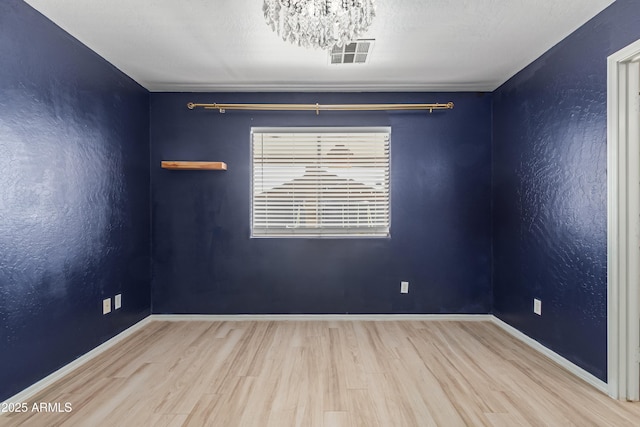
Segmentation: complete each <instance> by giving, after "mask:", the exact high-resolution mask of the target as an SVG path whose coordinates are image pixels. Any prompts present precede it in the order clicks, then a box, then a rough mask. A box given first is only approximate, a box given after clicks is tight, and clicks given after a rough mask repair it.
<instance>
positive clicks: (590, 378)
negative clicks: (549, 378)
mask: <svg viewBox="0 0 640 427" xmlns="http://www.w3.org/2000/svg"><path fill="white" fill-rule="evenodd" d="M491 321H492V322H493V323H494V324H495V325H497V326H498V327H500V328H501V329H502V330H504V331H505V332H507V333H508V334H509V335H511V336H512V337H514V338H516V339H517V340H519V341H521V342H523V343H524V344H526V345H528V346H529V347H531V348H532V349H534V350H536V351H537V352H539V353H540V354H542V355H543V356H546V357H547V358H549V359H551V360H552V361H554V362H555V363H557V364H558V365H560V366H562V367H563V368H564V369H566V370H567V371H569V372H570V373H572V374H573V375H575V376H576V377H578V378H580V379H582V380H583V381H585V382H587V383H588V384H590V385H592V386H593V387H595V388H596V389H598V390H600V391H601V392H603V393H605V394H607V392H608V386H607V383H606V382H604V381H602V380H601V379H600V378H598V377H596V376H594V375H593V374H590V373H589V372H587V371H585V370H584V369H582V368H581V367H579V366H578V365H576V364H574V363H573V362H571V361H569V360H567V359H565V358H564V357H562V356H560V355H559V354H558V353H556V352H555V351H553V350H550V349H549V348H547V347H545V346H544V345H542V344H540V343H539V342H538V341H536V340H534V339H533V338H530V337H529V336H527V335H525V334H523V333H522V332H520V331H519V330H517V329H516V328H514V327H513V326H511V325H509V324H507V323H505V322H504V321H502V320H500V319H498V318H497V317H495V316H492V319H491Z"/></svg>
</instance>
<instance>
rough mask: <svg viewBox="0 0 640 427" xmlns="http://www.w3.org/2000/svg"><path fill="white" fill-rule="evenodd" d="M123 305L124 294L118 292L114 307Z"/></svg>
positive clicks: (117, 307)
mask: <svg viewBox="0 0 640 427" xmlns="http://www.w3.org/2000/svg"><path fill="white" fill-rule="evenodd" d="M120 307H122V294H118V295H116V296H115V297H114V298H113V308H114V309H116V310H117V309H119V308H120Z"/></svg>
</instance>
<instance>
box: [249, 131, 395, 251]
mask: <svg viewBox="0 0 640 427" xmlns="http://www.w3.org/2000/svg"><path fill="white" fill-rule="evenodd" d="M287 132H288V133H386V134H387V140H388V143H387V144H388V167H387V170H386V173H387V174H388V178H387V179H388V182H387V211H388V214H387V218H388V222H387V226H386V234H384V235H383V234H363V233H357V232H352V233H348V234H347V233H344V234H343V233H339V234H330V233H318V232H317V231H316V232H314V230H318V229H322V228H315V229H314V228H312V229H309V233H304V234H303V233H290V234H289V233H282V234H279V233H277V232H274V233H273V234H269V233H265V234H262V233H258V234H256V233H255V228H254V204H255V194H254V191H255V165H254V143H255V141H254V134H262V133H287ZM249 139H250V141H249V145H250V150H249V156H250V179H249V181H250V189H249V191H250V194H249V199H250V200H249V204H250V209H249V234H250V236H249V237H250V238H251V239H390V238H391V206H392V199H391V187H392V185H391V151H392V150H391V126H358V127H354V126H322V127H317V126H316V127H308V126H287V127H275V126H274V127H270V126H267V127H265V126H260V127H251V132H250V137H249ZM274 230H276V229H274ZM325 230H328V228H325Z"/></svg>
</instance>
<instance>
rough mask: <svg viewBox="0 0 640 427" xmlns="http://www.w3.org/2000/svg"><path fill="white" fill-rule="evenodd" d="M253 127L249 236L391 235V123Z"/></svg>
mask: <svg viewBox="0 0 640 427" xmlns="http://www.w3.org/2000/svg"><path fill="white" fill-rule="evenodd" d="M251 133H252V156H253V162H252V165H253V166H252V183H253V187H252V203H251V231H252V237H346V236H354V237H387V236H389V222H390V215H389V211H390V208H389V204H390V203H389V202H390V200H389V140H390V133H391V130H390V128H388V127H384V128H254V129H252V132H251Z"/></svg>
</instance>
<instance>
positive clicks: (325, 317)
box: [149, 314, 493, 322]
mask: <svg viewBox="0 0 640 427" xmlns="http://www.w3.org/2000/svg"><path fill="white" fill-rule="evenodd" d="M149 318H150V319H151V320H157V321H163V322H184V321H201V322H207V321H208V322H211V321H284V320H290V321H296V320H298V321H306V320H320V321H354V320H355V321H376V322H377V321H390V320H417V321H425V320H430V321H433V320H440V321H459V322H473V321H475V322H483V321H484V322H486V321H491V319H492V318H493V316H492V315H491V314H229V315H218V314H152V315H151V316H149Z"/></svg>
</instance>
